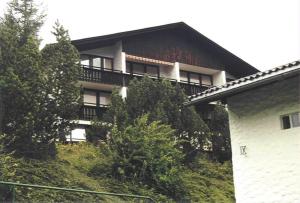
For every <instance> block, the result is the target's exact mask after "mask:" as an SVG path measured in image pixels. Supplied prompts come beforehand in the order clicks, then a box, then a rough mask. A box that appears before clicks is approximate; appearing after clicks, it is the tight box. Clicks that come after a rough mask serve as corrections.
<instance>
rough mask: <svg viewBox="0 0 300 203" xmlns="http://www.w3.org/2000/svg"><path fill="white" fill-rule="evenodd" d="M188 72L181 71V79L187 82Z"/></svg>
mask: <svg viewBox="0 0 300 203" xmlns="http://www.w3.org/2000/svg"><path fill="white" fill-rule="evenodd" d="M187 75H188V74H187V72H185V71H180V81H185V82H187V81H188V76H187Z"/></svg>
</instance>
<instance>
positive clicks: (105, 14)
mask: <svg viewBox="0 0 300 203" xmlns="http://www.w3.org/2000/svg"><path fill="white" fill-rule="evenodd" d="M7 2H8V0H0V15H1V16H3V12H4V11H5V7H6V4H7ZM39 2H42V6H41V8H42V10H44V11H45V13H46V14H47V18H46V21H45V24H44V26H43V27H42V29H41V32H40V35H41V37H42V39H43V44H45V43H49V42H53V40H54V37H53V36H52V35H51V33H50V32H51V30H52V26H53V25H54V22H55V21H56V19H58V20H59V21H60V22H61V24H63V25H64V26H65V27H66V28H67V29H68V30H69V33H70V36H71V38H72V39H80V38H86V37H93V36H99V35H104V34H111V33H116V32H121V31H128V30H133V29H140V28H145V27H151V26H157V25H162V24H167V23H174V22H179V21H183V22H185V23H187V24H188V25H190V26H192V27H193V28H194V29H196V30H198V31H199V32H201V33H202V34H203V35H205V36H206V37H208V38H210V39H211V40H213V41H215V42H216V43H218V44H219V45H221V46H222V47H224V48H225V49H227V50H229V51H230V52H232V53H233V54H235V55H237V56H238V57H240V58H242V59H243V60H245V61H247V62H248V63H250V64H251V65H253V66H255V67H256V68H258V69H260V70H266V69H270V68H273V67H275V66H278V65H282V64H285V63H289V62H292V61H294V60H297V59H300V1H299V0H243V1H241V0H226V1H224V0H218V1H217V0H206V1H204V0H185V1H183V0H151V1H150V0H101V1H100V0H84V1H83V0H73V1H71V0H39Z"/></svg>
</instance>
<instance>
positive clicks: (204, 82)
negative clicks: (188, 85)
mask: <svg viewBox="0 0 300 203" xmlns="http://www.w3.org/2000/svg"><path fill="white" fill-rule="evenodd" d="M201 83H202V85H212V81H211V76H209V75H201Z"/></svg>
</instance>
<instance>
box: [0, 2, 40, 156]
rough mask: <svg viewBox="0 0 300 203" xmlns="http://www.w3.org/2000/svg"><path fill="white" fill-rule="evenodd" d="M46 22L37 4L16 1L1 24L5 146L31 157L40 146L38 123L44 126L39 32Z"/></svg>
mask: <svg viewBox="0 0 300 203" xmlns="http://www.w3.org/2000/svg"><path fill="white" fill-rule="evenodd" d="M42 19H43V15H40V14H38V12H37V9H36V8H35V7H34V5H33V2H32V1H31V0H23V1H20V2H19V1H12V2H11V3H10V4H9V9H8V13H7V14H5V16H4V18H2V19H1V22H0V42H1V44H0V45H1V51H0V53H1V56H0V67H1V69H0V89H1V92H2V101H3V105H4V116H3V121H2V122H3V125H2V142H3V146H4V150H5V151H7V152H15V153H19V152H22V153H25V154H31V153H32V152H31V150H30V149H33V150H34V149H35V148H37V145H39V144H37V140H38V135H37V133H36V130H37V126H36V122H35V121H36V120H37V121H38V122H40V121H39V119H40V118H39V116H38V115H39V112H40V110H41V109H40V105H39V104H40V102H41V100H42V98H43V89H42V87H43V85H44V78H45V75H44V72H43V70H42V69H41V68H40V61H41V55H40V52H39V40H38V38H37V31H38V29H39V28H40V26H41V25H42V23H43V21H42ZM38 118H39V119H38ZM41 142H42V141H41Z"/></svg>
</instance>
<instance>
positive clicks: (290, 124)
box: [281, 112, 300, 129]
mask: <svg viewBox="0 0 300 203" xmlns="http://www.w3.org/2000/svg"><path fill="white" fill-rule="evenodd" d="M281 126H282V129H289V128H295V127H300V113H299V112H296V113H291V114H287V115H283V116H281Z"/></svg>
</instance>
